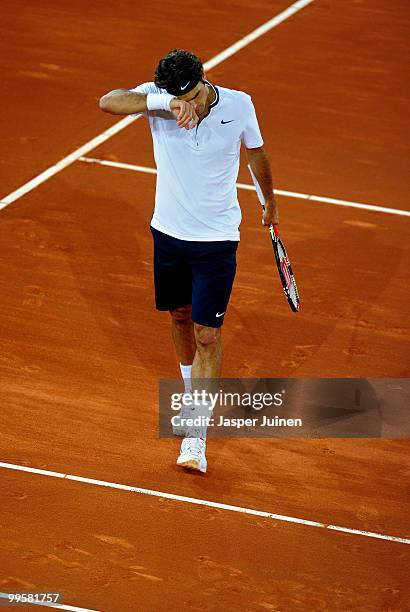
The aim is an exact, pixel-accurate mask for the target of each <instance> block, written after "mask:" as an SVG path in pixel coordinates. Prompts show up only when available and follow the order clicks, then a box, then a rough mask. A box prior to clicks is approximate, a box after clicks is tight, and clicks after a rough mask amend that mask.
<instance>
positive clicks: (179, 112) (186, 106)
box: [170, 98, 199, 130]
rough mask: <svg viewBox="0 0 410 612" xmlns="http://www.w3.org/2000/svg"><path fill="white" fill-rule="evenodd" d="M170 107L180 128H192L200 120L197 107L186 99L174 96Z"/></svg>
mask: <svg viewBox="0 0 410 612" xmlns="http://www.w3.org/2000/svg"><path fill="white" fill-rule="evenodd" d="M170 108H171V112H172V114H173V115H174V117H175V119H176V120H177V125H178V126H179V127H180V128H185V129H186V130H191V129H192V128H194V127H195V126H196V124H197V123H198V121H199V118H198V115H197V114H196V112H195V108H194V107H193V106H192V104H190V103H189V102H185V100H178V98H174V99H173V100H171V102H170Z"/></svg>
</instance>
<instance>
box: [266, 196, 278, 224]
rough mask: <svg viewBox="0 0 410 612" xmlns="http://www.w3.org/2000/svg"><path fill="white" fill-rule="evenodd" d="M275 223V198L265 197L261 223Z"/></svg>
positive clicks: (276, 212)
mask: <svg viewBox="0 0 410 612" xmlns="http://www.w3.org/2000/svg"><path fill="white" fill-rule="evenodd" d="M271 223H272V224H273V225H277V224H278V223H279V209H278V205H277V203H276V200H275V198H274V197H273V196H272V197H271V198H265V208H264V211H263V215H262V225H270V224H271Z"/></svg>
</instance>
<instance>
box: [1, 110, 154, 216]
mask: <svg viewBox="0 0 410 612" xmlns="http://www.w3.org/2000/svg"><path fill="white" fill-rule="evenodd" d="M141 116H142V115H137V116H135V117H131V116H127V117H124V119H121V121H118V123H115V124H114V125H112V126H111V127H110V128H108V130H105V132H102V133H101V134H99V135H98V136H96V137H95V138H93V139H92V140H89V141H88V142H86V143H85V144H84V145H83V146H82V147H80V148H79V149H76V150H75V151H73V152H72V153H70V154H69V155H67V157H64V158H63V159H60V161H59V162H57V163H56V164H54V166H50V168H47V170H44V172H42V173H41V174H38V175H37V176H36V177H34V178H33V179H31V181H29V182H28V183H25V184H24V185H22V187H19V188H18V189H16V191H13V192H12V193H9V195H8V196H6V197H4V198H3V199H2V200H1V202H0V210H1V209H2V208H6V206H8V205H9V204H11V203H12V202H15V201H16V200H18V199H19V198H21V197H22V196H23V195H25V194H26V193H28V192H29V191H32V190H33V189H35V188H36V187H38V186H39V185H41V183H44V182H45V181H47V180H48V179H49V178H51V177H52V176H54V175H55V174H57V172H61V170H64V168H67V166H69V165H70V164H72V163H73V162H75V161H76V160H77V159H78V158H79V157H81V156H82V155H85V154H86V153H88V152H89V151H91V149H95V147H98V145H100V144H102V143H103V142H105V141H106V140H108V139H109V138H111V136H114V134H117V132H119V131H120V130H122V129H124V128H125V127H127V125H129V124H130V123H133V122H134V121H136V120H137V119H139V117H141Z"/></svg>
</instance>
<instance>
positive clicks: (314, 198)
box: [79, 157, 410, 217]
mask: <svg viewBox="0 0 410 612" xmlns="http://www.w3.org/2000/svg"><path fill="white" fill-rule="evenodd" d="M79 161H82V162H86V163H88V164H99V165H100V166H111V167H113V168H121V169H123V170H132V171H133V172H145V173H147V174H156V173H157V171H156V169H155V168H148V167H147V166H135V165H134V164H124V163H122V162H115V161H108V160H105V159H96V158H94V157H80V158H79ZM236 186H237V187H238V189H247V190H248V191H255V186H254V185H248V184H247V183H237V184H236ZM275 194H278V195H282V196H286V197H288V198H297V199H299V200H309V201H310V202H324V203H326V204H334V205H335V206H346V207H348V208H361V209H363V210H371V211H372V212H379V213H386V214H389V215H400V216H402V217H410V211H408V210H402V209H400V208H386V206H377V205H376V204H364V203H363V202H349V201H348V200H337V199H336V198H327V197H324V196H316V195H309V194H307V193H297V192H296V191H285V190H283V189H275Z"/></svg>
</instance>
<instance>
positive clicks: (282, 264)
mask: <svg viewBox="0 0 410 612" xmlns="http://www.w3.org/2000/svg"><path fill="white" fill-rule="evenodd" d="M248 168H249V172H250V173H251V177H252V180H253V183H254V185H255V189H256V193H257V195H258V198H259V202H260V203H261V204H262V208H263V209H265V198H264V197H263V193H262V190H261V188H260V186H259V183H258V181H257V179H256V176H255V175H254V173H253V172H252V168H251V167H250V165H248ZM269 233H270V237H271V239H272V245H273V252H274V254H275V260H276V265H277V266H278V272H279V278H280V280H281V283H282V287H283V291H284V292H285V296H286V299H287V300H288V302H289V306H290V307H291V309H292V310H293V312H298V310H299V305H300V300H299V293H298V288H297V286H296V281H295V277H294V276H293V271H292V266H291V265H290V261H289V257H288V255H287V253H286V249H285V246H284V244H283V242H282V240H281V239H280V237H279V233H278V229H277V226H276V225H272V223H271V224H270V226H269Z"/></svg>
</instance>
